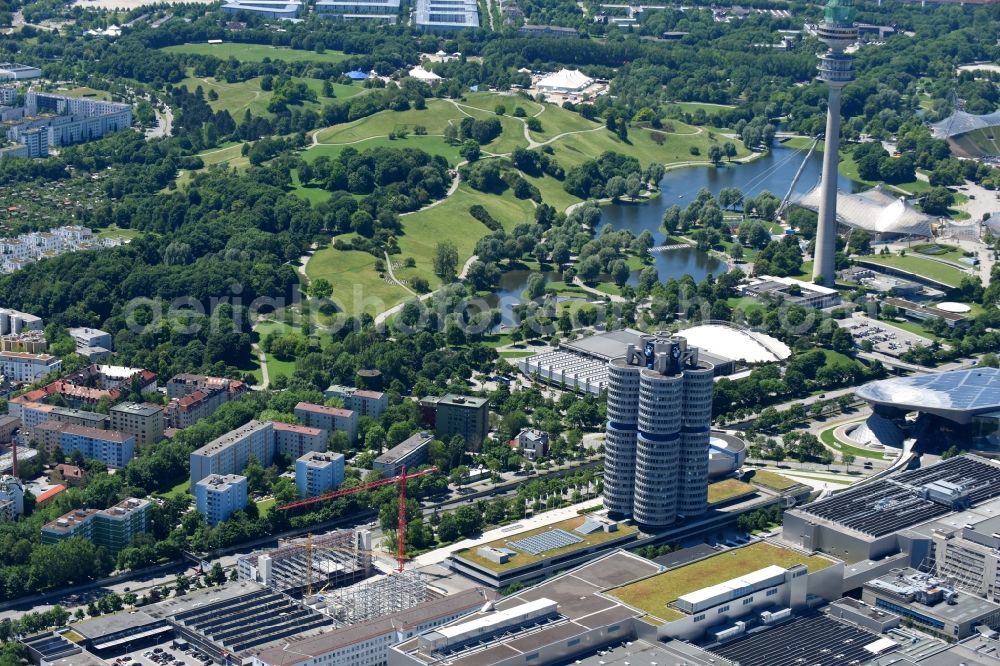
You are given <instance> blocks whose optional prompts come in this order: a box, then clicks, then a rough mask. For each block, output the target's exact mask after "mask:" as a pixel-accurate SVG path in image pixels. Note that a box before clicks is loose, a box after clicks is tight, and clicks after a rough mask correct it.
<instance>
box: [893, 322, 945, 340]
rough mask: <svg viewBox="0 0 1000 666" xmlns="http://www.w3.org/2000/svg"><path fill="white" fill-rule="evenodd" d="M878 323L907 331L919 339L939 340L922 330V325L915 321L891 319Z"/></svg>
mask: <svg viewBox="0 0 1000 666" xmlns="http://www.w3.org/2000/svg"><path fill="white" fill-rule="evenodd" d="M879 321H884V322H885V323H887V324H889V325H890V326H895V327H896V328H901V329H903V330H904V331H909V332H910V333H913V334H914V335H919V336H920V337H922V338H927V339H928V340H940V339H941V338H939V337H938V336H936V335H934V334H933V333H931V332H930V331H928V330H927V329H926V328H924V326H923V324H920V323H919V322H915V321H910V320H909V319H892V320H888V319H879Z"/></svg>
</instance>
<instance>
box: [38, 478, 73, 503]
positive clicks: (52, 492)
mask: <svg viewBox="0 0 1000 666" xmlns="http://www.w3.org/2000/svg"><path fill="white" fill-rule="evenodd" d="M64 490H66V486H64V485H63V484H61V483H60V484H59V485H58V486H53V487H51V488H49V489H48V490H46V491H45V492H44V493H42V494H41V495H39V496H38V497H36V498H35V503H36V504H44V503H45V502H48V501H49V500H50V499H52V498H53V497H55V496H56V495H58V494H59V493H61V492H62V491H64Z"/></svg>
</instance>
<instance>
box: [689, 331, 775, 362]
mask: <svg viewBox="0 0 1000 666" xmlns="http://www.w3.org/2000/svg"><path fill="white" fill-rule="evenodd" d="M680 334H681V335H683V336H684V337H685V338H687V340H688V341H689V342H690V343H691V345H693V346H695V347H698V348H699V349H704V350H705V351H706V352H708V353H709V354H714V355H716V356H724V357H725V358H731V359H733V360H734V361H745V362H747V363H768V362H771V361H784V360H785V359H786V358H788V357H789V356H791V355H792V350H791V349H789V348H788V345H786V344H785V343H784V342H782V341H781V340H778V339H777V338H772V337H771V336H770V335H765V334H763V333H758V332H757V331H751V330H750V329H746V328H740V327H738V326H734V325H732V324H722V323H719V324H702V325H700V326H692V327H691V328H685V329H684V330H683V331H681V332H680Z"/></svg>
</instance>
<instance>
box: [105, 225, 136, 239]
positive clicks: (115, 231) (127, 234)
mask: <svg viewBox="0 0 1000 666" xmlns="http://www.w3.org/2000/svg"><path fill="white" fill-rule="evenodd" d="M141 235H142V232H141V231H139V230H138V229H122V228H121V227H118V226H117V225H114V224H112V225H111V226H110V227H106V228H104V229H101V230H100V231H98V233H97V236H98V237H99V238H121V239H124V240H132V239H133V238H138V237H139V236H141Z"/></svg>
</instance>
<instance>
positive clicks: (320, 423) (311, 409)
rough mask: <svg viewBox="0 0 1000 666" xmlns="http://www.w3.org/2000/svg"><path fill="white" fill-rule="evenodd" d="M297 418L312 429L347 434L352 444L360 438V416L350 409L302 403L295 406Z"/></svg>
mask: <svg viewBox="0 0 1000 666" xmlns="http://www.w3.org/2000/svg"><path fill="white" fill-rule="evenodd" d="M295 416H296V417H298V418H299V420H301V421H302V423H304V424H306V425H307V426H309V427H310V428H321V429H323V430H326V431H327V432H343V433H347V438H348V439H349V440H350V441H351V443H352V444H353V443H354V442H355V441H356V440H357V438H358V415H357V413H356V412H354V411H352V410H350V409H340V408H339V407H326V406H324V405H314V404H312V403H309V402H300V403H299V404H297V405H295Z"/></svg>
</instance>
